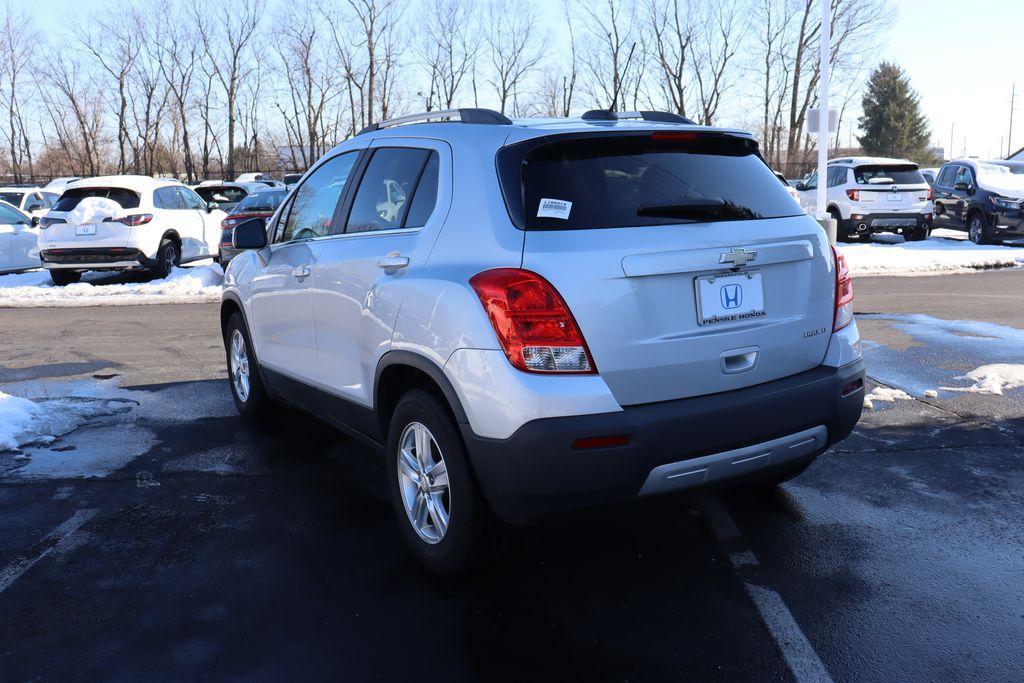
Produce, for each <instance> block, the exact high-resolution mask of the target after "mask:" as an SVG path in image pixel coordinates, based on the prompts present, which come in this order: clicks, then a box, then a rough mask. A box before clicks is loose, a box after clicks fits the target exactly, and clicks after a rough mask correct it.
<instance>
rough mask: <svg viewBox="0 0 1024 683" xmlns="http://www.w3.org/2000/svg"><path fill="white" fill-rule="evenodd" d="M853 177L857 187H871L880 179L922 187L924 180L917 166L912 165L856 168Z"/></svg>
mask: <svg viewBox="0 0 1024 683" xmlns="http://www.w3.org/2000/svg"><path fill="white" fill-rule="evenodd" d="M853 177H854V179H855V180H856V181H857V183H858V184H859V185H871V184H873V183H872V181H874V182H875V183H877V182H879V181H880V180H881V179H882V178H888V179H889V180H888V181H885V182H892V183H895V184H897V185H924V184H925V182H926V181H925V179H924V176H923V175H921V172H920V171H919V170H917V166H914V165H913V164H902V165H895V164H888V165H884V166H858V167H857V168H855V169H854V170H853Z"/></svg>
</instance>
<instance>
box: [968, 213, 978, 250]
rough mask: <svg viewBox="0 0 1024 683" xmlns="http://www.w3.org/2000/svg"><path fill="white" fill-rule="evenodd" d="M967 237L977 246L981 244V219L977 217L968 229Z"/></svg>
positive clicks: (972, 220)
mask: <svg viewBox="0 0 1024 683" xmlns="http://www.w3.org/2000/svg"><path fill="white" fill-rule="evenodd" d="M967 235H968V237H970V239H971V241H972V242H974V243H975V244H981V219H980V218H978V217H977V216H975V217H974V218H972V219H971V224H970V225H969V226H968V228H967Z"/></svg>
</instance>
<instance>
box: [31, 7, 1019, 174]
mask: <svg viewBox="0 0 1024 683" xmlns="http://www.w3.org/2000/svg"><path fill="white" fill-rule="evenodd" d="M21 1H22V0H15V4H18V3H20V2H21ZM143 1H145V2H151V1H154V0H138V2H139V3H140V4H141V3H142V2H143ZM239 1H240V2H245V1H246V0H239ZM893 1H894V4H895V5H896V7H897V9H898V17H897V20H896V21H895V23H894V24H893V25H892V27H891V28H890V29H889V30H888V31H887V32H886V34H885V35H884V36H883V37H882V40H881V41H880V45H881V47H880V49H879V51H878V54H877V61H882V60H883V59H889V60H891V61H895V62H897V63H898V64H900V65H901V66H903V68H904V69H906V71H907V72H908V73H909V74H910V78H911V81H912V83H913V85H914V87H915V88H916V89H917V91H918V92H919V93H920V95H921V100H922V104H923V106H924V112H925V114H926V115H927V116H928V118H929V120H930V122H931V126H932V138H933V142H934V143H935V144H937V145H939V146H941V147H945V148H947V149H948V148H949V145H950V127H951V126H953V140H954V143H953V148H954V150H955V153H956V154H957V155H959V154H960V153H961V152H962V151H963V150H964V148H965V146H966V151H967V153H968V154H973V155H978V156H984V157H987V156H997V155H999V152H1000V150H1002V152H1003V154H1005V151H1006V146H1007V142H1006V136H1007V129H1008V126H1009V117H1010V88H1011V85H1012V84H1013V83H1014V82H1016V84H1017V102H1018V105H1017V117H1016V121H1015V125H1014V129H1015V132H1014V135H1013V148H1014V149H1018V148H1020V147H1022V146H1024V93H1022V91H1024V41H1022V38H1021V36H1022V34H1021V27H1022V26H1024V0H973V1H965V0H893ZM109 3H110V0H106V1H104V0H35V1H34V2H33V4H32V11H33V13H34V15H35V17H36V19H37V21H38V22H39V25H40V27H41V28H43V29H44V30H47V31H60V30H66V28H67V27H68V26H69V21H68V17H69V15H73V14H75V13H77V12H89V11H92V10H95V9H99V8H101V7H103V6H105V5H109ZM537 4H538V6H539V7H541V8H543V9H542V12H544V13H550V14H551V15H552V16H551V17H550V20H549V21H545V22H543V23H546V24H548V25H549V26H559V25H561V23H562V19H561V16H560V5H561V3H560V2H551V1H549V0H542V1H540V2H538V3H537ZM226 6H227V5H226ZM833 96H838V93H833ZM723 123H732V124H738V123H739V122H723ZM843 137H844V139H845V138H846V137H847V134H846V133H844V134H843ZM947 153H948V152H947Z"/></svg>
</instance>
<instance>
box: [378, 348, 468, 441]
mask: <svg viewBox="0 0 1024 683" xmlns="http://www.w3.org/2000/svg"><path fill="white" fill-rule="evenodd" d="M413 389H422V390H424V391H427V392H429V393H431V394H433V395H434V396H435V397H437V399H438V401H440V402H441V404H442V405H443V406H445V408H446V409H447V410H448V415H449V416H450V417H451V418H452V421H453V422H455V423H457V422H458V421H459V420H458V418H457V417H456V414H455V410H454V409H453V407H452V405H451V402H450V401H449V400H448V397H447V396H446V395H445V392H444V390H443V389H442V388H441V386H440V385H439V384H438V383H437V381H436V380H435V379H434V378H433V377H431V376H430V374H429V373H427V372H425V371H424V370H422V369H420V368H417V367H414V366H412V365H407V364H405V363H392V364H391V365H388V366H387V367H385V368H384V369H383V370H382V371H381V372H380V376H379V377H378V378H377V391H376V400H375V401H374V409H375V412H376V414H377V421H378V423H379V424H380V433H381V434H382V435H383V436H384V437H385V439H386V438H387V434H388V430H389V429H390V427H391V417H392V415H394V412H395V408H396V407H397V406H398V402H399V401H401V400H402V396H404V395H405V394H407V393H408V392H410V391H412V390H413Z"/></svg>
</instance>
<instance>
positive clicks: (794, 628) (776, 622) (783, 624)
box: [702, 495, 832, 682]
mask: <svg viewBox="0 0 1024 683" xmlns="http://www.w3.org/2000/svg"><path fill="white" fill-rule="evenodd" d="M702 507H703V510H704V516H705V517H707V519H708V521H709V522H710V523H711V529H712V530H713V531H714V532H715V536H717V537H718V541H719V543H721V544H722V545H723V547H724V548H725V551H726V554H727V555H728V556H729V562H730V563H731V564H732V567H733V569H734V570H736V572H737V573H739V574H740V579H741V580H742V581H743V587H744V588H745V589H746V591H747V595H749V596H750V599H751V600H752V601H753V603H754V606H755V607H756V608H757V611H758V612H759V613H760V615H761V620H762V621H764V623H765V626H767V627H768V631H769V632H770V633H771V635H772V639H773V640H775V644H776V645H778V647H779V650H781V651H782V656H783V657H785V659H786V664H787V665H789V670H790V671H791V672H792V673H793V677H794V678H796V680H797V681H801V682H805V681H807V682H809V681H831V680H832V677H831V676H829V674H828V670H827V669H826V668H825V665H824V664H822V662H821V659H820V658H819V657H818V653H816V652H815V651H814V648H813V647H811V643H810V642H809V641H808V640H807V636H805V635H804V632H803V631H801V630H800V625H799V624H797V623H796V619H794V618H793V615H792V614H791V613H790V611H789V609H788V608H787V607H786V603H785V602H783V601H782V596H780V595H779V594H778V593H777V592H775V591H774V590H772V589H771V588H766V587H764V586H758V585H756V584H753V583H751V582H749V581H747V580H746V578H744V577H743V572H742V571H740V570H741V569H744V568H748V567H757V566H759V562H758V560H757V556H756V555H754V553H753V552H752V551H751V550H750V549H749V548H747V547H745V544H744V543H743V537H742V536H740V531H739V529H738V528H736V523H735V522H733V521H732V517H730V516H729V513H728V512H727V511H726V509H725V506H723V505H722V501H721V500H720V499H719V498H718V496H714V495H707V496H705V497H704V499H703V504H702Z"/></svg>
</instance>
